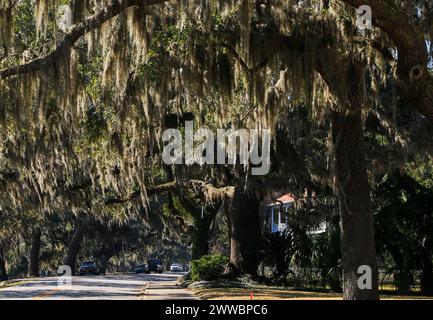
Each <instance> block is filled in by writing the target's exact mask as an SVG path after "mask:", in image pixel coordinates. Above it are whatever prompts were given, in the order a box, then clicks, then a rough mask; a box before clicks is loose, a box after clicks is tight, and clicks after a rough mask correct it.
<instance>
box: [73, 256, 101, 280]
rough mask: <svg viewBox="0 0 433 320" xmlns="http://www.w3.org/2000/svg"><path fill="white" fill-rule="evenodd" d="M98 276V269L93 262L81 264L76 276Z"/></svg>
mask: <svg viewBox="0 0 433 320" xmlns="http://www.w3.org/2000/svg"><path fill="white" fill-rule="evenodd" d="M88 274H91V275H98V274H99V271H98V268H97V267H96V263H95V261H91V260H89V261H84V262H83V263H81V265H80V267H79V268H78V275H79V276H85V275H88Z"/></svg>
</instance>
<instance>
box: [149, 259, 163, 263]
mask: <svg viewBox="0 0 433 320" xmlns="http://www.w3.org/2000/svg"><path fill="white" fill-rule="evenodd" d="M148 264H161V262H160V261H159V260H149V262H148Z"/></svg>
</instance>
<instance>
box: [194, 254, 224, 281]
mask: <svg viewBox="0 0 433 320" xmlns="http://www.w3.org/2000/svg"><path fill="white" fill-rule="evenodd" d="M228 262H229V259H228V258H227V257H226V256H224V255H222V254H215V255H207V256H203V257H201V258H200V259H198V260H194V261H192V265H191V275H192V280H193V281H200V280H215V279H218V278H219V277H220V276H222V274H223V273H224V269H225V266H226V265H227V263H228Z"/></svg>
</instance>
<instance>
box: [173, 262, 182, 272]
mask: <svg viewBox="0 0 433 320" xmlns="http://www.w3.org/2000/svg"><path fill="white" fill-rule="evenodd" d="M170 271H171V272H182V271H183V267H182V265H181V264H179V263H173V264H172V265H171V266H170Z"/></svg>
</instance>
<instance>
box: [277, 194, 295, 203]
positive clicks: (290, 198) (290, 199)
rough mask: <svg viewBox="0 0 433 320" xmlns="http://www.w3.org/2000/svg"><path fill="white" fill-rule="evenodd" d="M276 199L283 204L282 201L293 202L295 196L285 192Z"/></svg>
mask: <svg viewBox="0 0 433 320" xmlns="http://www.w3.org/2000/svg"><path fill="white" fill-rule="evenodd" d="M276 201H277V202H279V203H283V204H284V203H290V202H294V201H295V198H294V197H293V195H292V194H291V193H288V194H285V195H283V196H281V197H279V198H278V199H277V200H276Z"/></svg>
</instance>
